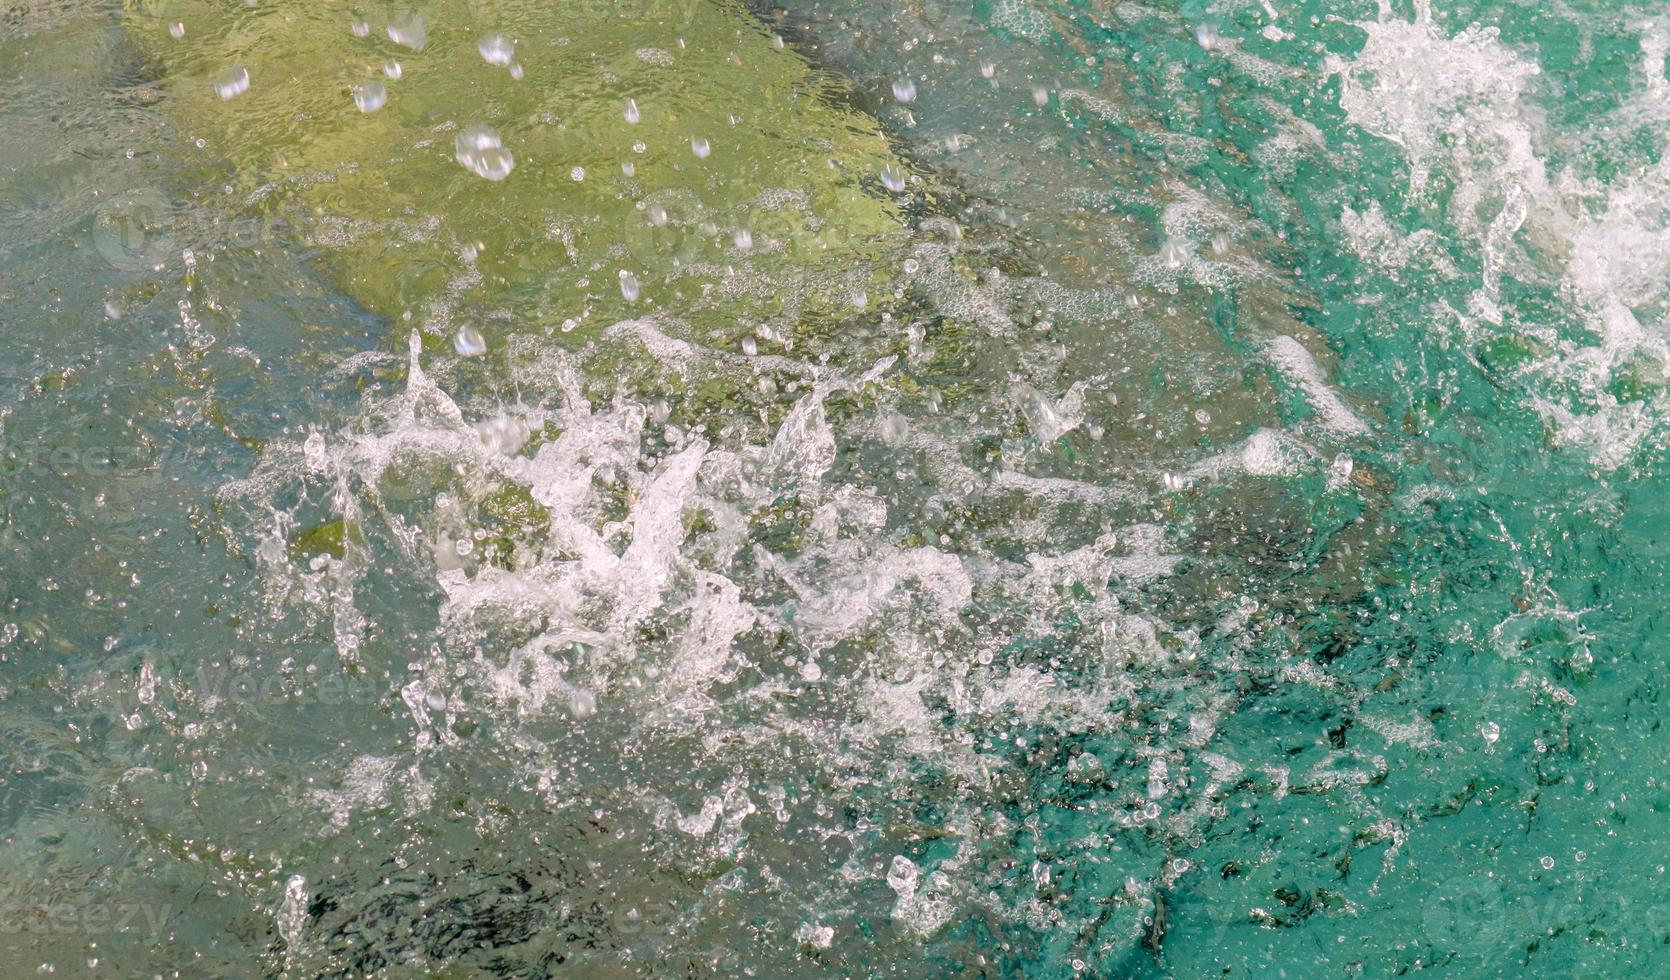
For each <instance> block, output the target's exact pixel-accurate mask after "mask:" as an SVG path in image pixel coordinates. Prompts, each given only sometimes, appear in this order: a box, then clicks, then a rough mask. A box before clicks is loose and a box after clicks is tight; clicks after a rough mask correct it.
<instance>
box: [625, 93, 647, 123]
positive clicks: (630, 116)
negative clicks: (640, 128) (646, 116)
mask: <svg viewBox="0 0 1670 980" xmlns="http://www.w3.org/2000/svg"><path fill="white" fill-rule="evenodd" d="M621 115H623V116H625V117H626V121H627V122H629V123H633V124H636V123H637V122H638V120H639V119H641V118H643V117H642V114H640V113H639V112H638V100H637V99H627V100H626V111H625V112H623V113H621Z"/></svg>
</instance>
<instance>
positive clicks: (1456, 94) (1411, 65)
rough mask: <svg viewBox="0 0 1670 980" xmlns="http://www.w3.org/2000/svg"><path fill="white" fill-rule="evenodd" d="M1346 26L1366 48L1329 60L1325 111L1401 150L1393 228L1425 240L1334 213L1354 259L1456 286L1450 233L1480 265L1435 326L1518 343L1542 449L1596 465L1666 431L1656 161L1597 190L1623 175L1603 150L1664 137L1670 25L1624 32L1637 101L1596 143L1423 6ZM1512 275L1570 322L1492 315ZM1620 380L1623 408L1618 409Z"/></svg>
mask: <svg viewBox="0 0 1670 980" xmlns="http://www.w3.org/2000/svg"><path fill="white" fill-rule="evenodd" d="M1359 26H1360V27H1361V28H1362V29H1363V30H1364V31H1365V32H1366V33H1367V42H1366V43H1365V44H1364V46H1363V49H1362V50H1361V51H1360V52H1359V53H1358V54H1357V55H1355V56H1354V57H1350V58H1333V59H1330V62H1329V70H1330V71H1331V72H1332V73H1334V74H1337V75H1338V76H1339V78H1340V81H1341V95H1340V105H1341V107H1342V108H1343V109H1344V110H1345V111H1346V113H1347V116H1348V118H1349V120H1350V121H1351V122H1353V123H1355V124H1357V125H1359V126H1361V127H1362V128H1363V129H1365V130H1366V131H1368V132H1370V133H1373V134H1374V135H1376V136H1379V137H1382V138H1384V139H1387V140H1390V141H1392V142H1394V143H1396V144H1397V145H1398V146H1399V147H1401V149H1402V151H1403V153H1404V155H1405V157H1406V159H1407V161H1408V165H1409V195H1410V200H1409V202H1408V203H1409V204H1410V205H1412V207H1411V208H1410V212H1411V213H1410V214H1408V215H1406V216H1403V217H1401V218H1400V219H1398V220H1399V221H1401V222H1405V223H1408V222H1422V221H1423V219H1424V220H1426V221H1430V222H1431V226H1429V227H1420V226H1419V225H1417V226H1416V227H1413V228H1410V229H1408V230H1405V229H1404V228H1401V227H1398V226H1397V225H1396V224H1394V222H1393V220H1392V219H1389V218H1388V216H1387V215H1386V214H1385V213H1384V212H1382V210H1381V209H1380V206H1379V205H1378V204H1375V205H1373V206H1371V207H1370V208H1369V209H1367V210H1366V211H1358V210H1351V209H1347V210H1346V211H1345V213H1344V214H1343V215H1342V225H1343V228H1344V230H1345V232H1346V234H1347V236H1348V238H1349V240H1350V241H1351V242H1352V243H1353V247H1354V248H1355V249H1357V251H1358V252H1359V253H1361V254H1363V255H1365V256H1370V255H1372V256H1373V260H1374V261H1375V262H1376V263H1377V264H1379V265H1381V266H1383V267H1386V268H1388V269H1391V270H1393V271H1394V272H1396V271H1400V270H1405V269H1417V268H1421V267H1423V266H1424V267H1425V268H1427V269H1429V270H1431V271H1433V272H1436V273H1437V274H1438V275H1440V276H1442V277H1443V278H1446V279H1451V280H1456V279H1460V280H1462V281H1465V280H1466V277H1467V275H1468V274H1467V273H1464V272H1462V271H1461V270H1459V269H1457V267H1456V265H1455V264H1454V263H1453V262H1452V261H1450V260H1449V259H1448V258H1447V257H1446V255H1445V254H1444V251H1443V246H1442V239H1443V237H1444V235H1445V232H1444V231H1443V228H1444V227H1445V226H1448V227H1450V228H1454V229H1455V230H1456V232H1457V233H1458V234H1459V235H1460V236H1461V237H1462V239H1463V241H1464V242H1465V243H1466V244H1467V245H1468V246H1470V247H1471V248H1472V249H1473V250H1474V251H1475V252H1476V254H1477V255H1478V256H1479V257H1480V259H1481V263H1480V264H1481V269H1480V271H1479V274H1478V276H1477V278H1476V280H1475V281H1474V288H1473V290H1472V292H1471V295H1470V296H1469V297H1468V300H1467V303H1466V306H1465V308H1464V309H1459V310H1458V309H1456V308H1454V307H1453V306H1451V305H1449V304H1445V303H1441V302H1440V303H1435V304H1434V314H1433V315H1434V320H1435V325H1436V326H1437V328H1438V329H1453V328H1454V327H1455V326H1456V325H1459V327H1460V329H1461V332H1462V335H1463V337H1464V338H1465V339H1466V340H1467V341H1468V342H1469V343H1472V344H1480V343H1484V342H1488V341H1489V340H1491V339H1492V338H1499V337H1503V336H1515V335H1517V336H1522V337H1526V338H1529V339H1530V340H1531V341H1532V342H1533V343H1532V344H1531V346H1530V348H1529V349H1530V350H1532V351H1533V352H1535V356H1534V357H1533V359H1532V360H1531V363H1530V365H1529V367H1528V368H1526V369H1524V371H1523V377H1524V379H1525V381H1526V382H1527V383H1528V385H1529V388H1530V390H1529V391H1527V392H1526V395H1525V397H1526V401H1527V402H1528V403H1529V404H1531V405H1532V406H1534V407H1535V408H1536V409H1537V410H1538V411H1539V412H1540V413H1541V414H1542V416H1543V417H1544V419H1545V420H1546V422H1547V423H1548V425H1549V426H1550V429H1551V430H1552V434H1553V438H1554V440H1555V441H1556V442H1558V443H1561V444H1568V445H1572V446H1575V447H1579V448H1581V449H1582V450H1584V451H1585V452H1587V453H1588V454H1589V455H1590V457H1591V458H1592V459H1593V461H1594V462H1595V463H1596V464H1598V465H1601V466H1604V467H1607V468H1612V467H1616V466H1619V465H1622V464H1624V463H1626V462H1628V461H1629V459H1630V458H1631V457H1632V456H1633V455H1634V454H1635V453H1636V451H1637V450H1638V449H1640V448H1641V447H1642V446H1643V445H1644V444H1647V443H1648V442H1650V441H1652V440H1654V439H1655V438H1657V437H1658V436H1660V435H1662V434H1663V431H1664V428H1665V423H1666V421H1667V420H1670V398H1667V396H1666V394H1665V389H1664V382H1665V380H1666V379H1667V378H1670V166H1667V163H1666V161H1665V160H1663V159H1659V160H1657V161H1656V162H1645V161H1643V162H1640V163H1638V164H1637V165H1635V166H1633V167H1624V168H1621V169H1624V170H1625V173H1623V174H1621V175H1619V176H1616V177H1611V178H1610V179H1605V180H1603V179H1602V177H1601V176H1600V175H1599V174H1600V173H1604V172H1605V171H1606V170H1607V169H1620V168H1619V167H1618V164H1619V163H1620V161H1619V160H1617V159H1615V158H1614V157H1615V156H1616V155H1617V154H1618V153H1622V152H1625V151H1623V150H1619V149H1616V147H1618V146H1622V145H1627V143H1628V138H1630V137H1632V136H1634V135H1636V134H1638V133H1641V132H1643V131H1644V132H1646V133H1647V134H1649V135H1650V137H1651V139H1652V141H1654V142H1656V143H1658V144H1660V145H1662V144H1663V143H1664V142H1665V140H1667V139H1670V84H1667V82H1666V80H1665V77H1664V61H1665V52H1666V50H1667V49H1670V41H1667V40H1666V38H1667V37H1670V27H1667V25H1666V22H1664V21H1662V20H1649V21H1645V22H1642V23H1640V24H1638V25H1635V26H1636V27H1637V29H1638V30H1639V32H1640V38H1641V40H1640V45H1641V47H1640V51H1641V61H1640V71H1639V75H1638V81H1637V84H1636V87H1635V90H1634V92H1633V93H1632V95H1631V96H1630V98H1629V100H1628V101H1627V102H1626V104H1625V105H1624V106H1623V107H1622V108H1621V109H1619V110H1618V111H1616V112H1614V113H1612V114H1610V115H1609V116H1607V117H1604V118H1602V119H1600V120H1599V121H1598V123H1597V124H1596V125H1595V128H1594V129H1593V130H1591V131H1577V132H1574V131H1572V130H1570V129H1569V128H1566V129H1562V128H1557V127H1555V126H1552V125H1551V124H1550V123H1549V121H1548V119H1547V116H1546V114H1545V113H1544V112H1543V111H1542V109H1541V108H1540V105H1541V103H1543V102H1544V101H1545V100H1547V99H1551V98H1553V97H1554V94H1553V92H1552V91H1551V90H1550V89H1549V88H1548V86H1546V85H1544V84H1543V83H1542V82H1541V74H1542V72H1541V68H1540V66H1539V65H1538V63H1537V62H1536V61H1535V60H1534V58H1533V55H1532V53H1530V52H1526V51H1521V50H1516V49H1515V48H1512V47H1509V46H1508V45H1507V44H1506V43H1504V42H1503V41H1502V39H1501V37H1500V35H1499V34H1498V32H1497V31H1496V30H1494V29H1490V28H1481V27H1476V26H1475V27H1468V28H1465V29H1463V30H1461V31H1459V32H1456V33H1455V34H1453V35H1451V34H1449V33H1448V32H1446V31H1445V30H1444V28H1442V27H1441V26H1439V24H1438V23H1437V22H1436V21H1435V19H1434V17H1433V14H1432V9H1431V4H1430V3H1429V2H1428V0H1417V3H1416V15H1415V17H1414V19H1413V20H1410V21H1406V20H1402V19H1400V18H1397V17H1394V16H1392V15H1391V14H1390V13H1389V12H1386V11H1382V14H1381V17H1380V19H1379V20H1378V21H1375V22H1369V23H1363V24H1360V25H1359ZM1573 147H1578V148H1581V149H1582V150H1583V152H1581V153H1578V154H1576V155H1573V154H1572V153H1571V149H1572V148H1573ZM1556 161H1558V162H1556ZM1624 162H1627V161H1624ZM1597 171H1598V173H1597ZM1630 171H1633V172H1630ZM1510 279H1511V280H1516V281H1518V282H1521V283H1533V284H1547V285H1550V286H1552V287H1554V288H1555V289H1557V290H1558V291H1559V293H1560V294H1561V296H1562V297H1564V298H1565V299H1567V300H1568V301H1569V306H1568V310H1569V313H1570V317H1571V323H1570V324H1569V325H1562V324H1560V323H1558V322H1549V321H1548V320H1547V319H1544V320H1542V321H1540V322H1536V321H1525V320H1522V319H1520V318H1519V317H1517V316H1515V315H1514V314H1512V313H1510V312H1507V311H1505V310H1504V304H1503V302H1502V289H1503V285H1504V282H1505V281H1507V280H1510ZM1620 384H1623V385H1627V386H1628V387H1631V388H1633V389H1635V394H1634V395H1633V396H1631V397H1620V395H1619V393H1618V387H1619V385H1620Z"/></svg>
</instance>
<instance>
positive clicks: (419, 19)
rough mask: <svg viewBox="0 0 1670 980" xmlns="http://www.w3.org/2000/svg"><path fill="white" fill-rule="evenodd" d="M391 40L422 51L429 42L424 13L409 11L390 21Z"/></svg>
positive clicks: (389, 32)
mask: <svg viewBox="0 0 1670 980" xmlns="http://www.w3.org/2000/svg"><path fill="white" fill-rule="evenodd" d="M388 34H389V40H390V41H393V42H394V43H395V44H398V45H401V46H402V47H407V48H411V49H412V50H413V51H422V50H423V46H424V45H425V44H428V43H429V32H428V31H427V30H425V29H424V26H423V15H421V14H416V13H412V12H411V11H407V12H406V13H404V14H399V15H396V16H395V17H394V18H393V19H391V20H390V21H389V26H388Z"/></svg>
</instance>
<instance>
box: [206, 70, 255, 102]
mask: <svg viewBox="0 0 1670 980" xmlns="http://www.w3.org/2000/svg"><path fill="white" fill-rule="evenodd" d="M214 85H215V94H216V95H218V96H220V97H221V98H223V99H235V98H237V97H238V96H240V95H242V94H244V93H245V92H247V91H249V72H247V71H245V70H244V68H243V66H242V65H240V66H238V67H236V68H232V69H229V70H227V71H223V72H221V73H220V74H219V75H216V76H215V79H214Z"/></svg>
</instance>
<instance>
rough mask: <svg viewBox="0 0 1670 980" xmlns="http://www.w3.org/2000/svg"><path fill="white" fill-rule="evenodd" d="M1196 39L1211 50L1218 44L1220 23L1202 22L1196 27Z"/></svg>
mask: <svg viewBox="0 0 1670 980" xmlns="http://www.w3.org/2000/svg"><path fill="white" fill-rule="evenodd" d="M1195 40H1196V41H1197V42H1199V44H1200V46H1201V47H1203V48H1205V49H1206V50H1208V51H1210V50H1212V49H1213V48H1215V47H1217V46H1218V25H1216V24H1202V25H1200V26H1199V27H1197V28H1195Z"/></svg>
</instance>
